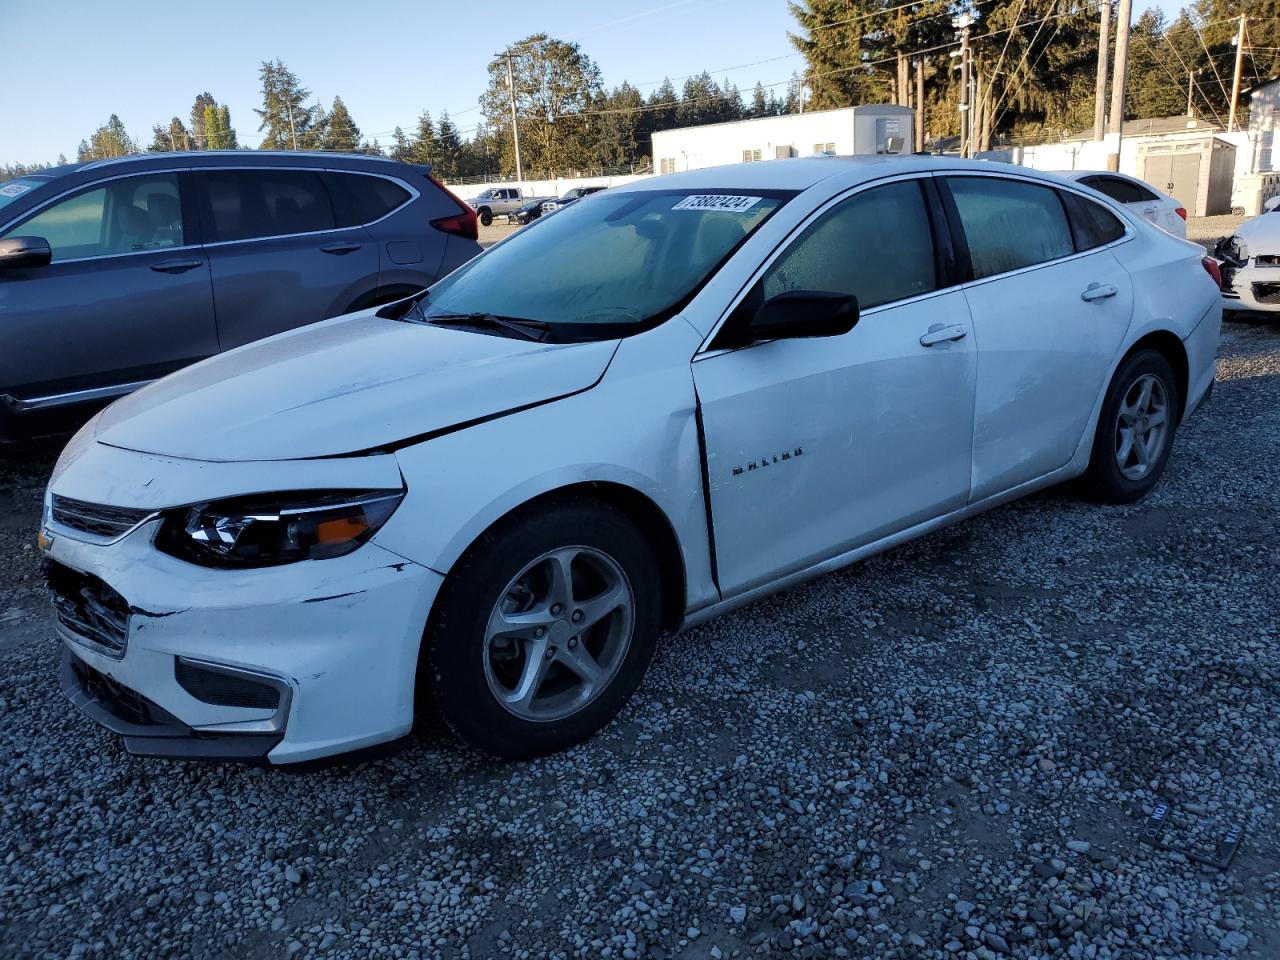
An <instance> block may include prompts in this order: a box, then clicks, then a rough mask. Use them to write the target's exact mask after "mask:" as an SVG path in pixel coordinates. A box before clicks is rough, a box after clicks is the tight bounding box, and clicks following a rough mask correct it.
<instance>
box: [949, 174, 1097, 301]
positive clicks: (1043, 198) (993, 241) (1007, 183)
mask: <svg viewBox="0 0 1280 960" xmlns="http://www.w3.org/2000/svg"><path fill="white" fill-rule="evenodd" d="M946 181H947V184H948V185H949V186H950V187H951V194H952V196H953V197H954V198H955V203H956V210H957V211H958V212H959V214H960V224H961V226H962V227H963V228H964V234H965V239H966V240H967V241H968V243H969V257H970V259H971V260H972V261H973V275H974V278H975V279H981V278H983V277H990V276H992V275H994V274H997V273H1007V272H1008V271H1010V270H1018V269H1020V268H1022V267H1030V266H1033V265H1035V264H1037V263H1044V262H1045V261H1048V260H1056V259H1057V258H1059V257H1065V256H1068V255H1070V254H1072V253H1074V252H1075V243H1074V242H1073V240H1072V237H1071V227H1070V225H1069V224H1068V223H1067V212H1066V210H1065V209H1064V208H1063V206H1062V201H1061V200H1060V199H1058V192H1057V191H1056V190H1054V189H1052V188H1051V187H1042V186H1040V185H1039V184H1036V183H1027V182H1025V181H1021V180H1006V179H1004V178H1001V177H947V178H946Z"/></svg>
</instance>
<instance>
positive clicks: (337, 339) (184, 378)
mask: <svg viewBox="0 0 1280 960" xmlns="http://www.w3.org/2000/svg"><path fill="white" fill-rule="evenodd" d="M617 345H618V341H617V340H607V341H599V342H591V343H572V344H542V343H534V342H531V341H526V340H512V339H508V338H505V337H498V336H489V335H487V334H483V333H475V332H470V331H465V330H450V329H447V328H444V327H434V326H426V325H423V324H418V323H405V322H402V321H397V320H389V319H384V318H382V317H378V316H377V315H375V314H374V313H373V312H372V311H367V312H364V313H357V314H351V315H349V316H346V317H338V318H336V319H334V320H326V321H324V322H323V323H318V324H313V325H312V326H309V327H301V328H299V329H297V330H292V331H289V332H288V333H285V334H281V335H279V336H276V337H271V338H270V339H267V340H260V341H258V342H257V343H251V344H248V345H247V346H244V347H240V348H239V349H236V350H232V351H230V352H228V353H224V354H221V355H219V356H216V357H212V358H210V359H208V360H205V361H203V362H201V363H197V364H195V365H194V366H191V367H187V368H186V369H185V370H182V371H179V372H178V373H175V374H173V375H171V376H168V377H165V378H164V379H163V380H158V381H156V382H155V383H153V384H151V385H150V386H147V387H144V388H143V389H141V390H139V391H138V392H137V393H134V394H131V395H130V396H128V397H125V398H123V399H121V400H118V401H117V402H116V403H114V404H112V405H111V406H110V407H108V408H107V409H106V410H105V411H104V412H103V414H102V415H101V416H100V417H99V418H98V422H97V427H96V437H97V439H98V440H99V441H100V442H102V443H106V444H110V445H111V446H116V447H123V448H125V449H128V450H137V451H139V452H142V453H153V454H160V455H163V456H171V457H183V458H188V459H193V460H211V461H248V460H297V459H306V458H313V457H326V456H336V455H341V454H350V453H357V452H363V451H368V450H375V449H387V448H394V447H395V446H397V445H399V444H400V443H402V442H403V441H405V440H408V439H411V438H412V439H418V438H421V439H426V438H427V437H429V436H430V435H431V434H433V433H437V432H442V431H447V430H449V429H451V428H456V427H459V426H461V425H465V424H468V423H471V422H474V421H476V420H481V419H487V418H490V417H493V416H498V415H501V414H504V413H509V412H511V411H514V410H517V409H521V408H524V407H528V406H531V405H534V404H538V403H543V402H546V401H549V400H554V399H557V398H559V397H563V396H567V395H569V394H573V393H578V392H581V391H583V390H586V389H588V388H590V387H592V386H594V385H595V384H596V383H597V382H598V381H599V380H600V378H601V376H603V375H604V371H605V369H606V368H607V367H608V365H609V361H610V359H611V358H612V357H613V354H614V352H615V350H616V349H617Z"/></svg>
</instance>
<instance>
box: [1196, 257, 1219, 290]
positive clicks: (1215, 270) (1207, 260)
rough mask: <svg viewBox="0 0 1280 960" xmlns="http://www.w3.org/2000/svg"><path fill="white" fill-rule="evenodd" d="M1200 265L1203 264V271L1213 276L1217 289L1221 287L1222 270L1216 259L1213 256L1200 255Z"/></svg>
mask: <svg viewBox="0 0 1280 960" xmlns="http://www.w3.org/2000/svg"><path fill="white" fill-rule="evenodd" d="M1200 263H1201V265H1203V266H1204V272H1205V273H1207V274H1208V275H1209V276H1211V277H1213V282H1214V283H1216V284H1217V285H1218V289H1219V290H1221V289H1222V270H1221V269H1219V267H1218V261H1217V260H1215V259H1213V257H1201V258H1200Z"/></svg>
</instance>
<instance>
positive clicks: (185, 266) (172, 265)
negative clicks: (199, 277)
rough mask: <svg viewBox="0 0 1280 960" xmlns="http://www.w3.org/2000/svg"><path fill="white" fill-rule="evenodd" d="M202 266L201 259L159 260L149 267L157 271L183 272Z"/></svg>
mask: <svg viewBox="0 0 1280 960" xmlns="http://www.w3.org/2000/svg"><path fill="white" fill-rule="evenodd" d="M202 266H204V261H203V260H161V261H160V262H159V263H153V264H152V265H151V269H152V270H154V271H156V272H157V273H185V272H186V271H188V270H194V269H195V268H196V267H202Z"/></svg>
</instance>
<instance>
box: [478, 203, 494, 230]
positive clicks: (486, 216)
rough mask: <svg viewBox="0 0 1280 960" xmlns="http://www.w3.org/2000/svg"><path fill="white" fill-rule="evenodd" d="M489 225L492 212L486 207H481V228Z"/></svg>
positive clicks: (491, 219) (491, 220) (491, 221)
mask: <svg viewBox="0 0 1280 960" xmlns="http://www.w3.org/2000/svg"><path fill="white" fill-rule="evenodd" d="M491 223H493V211H492V210H490V209H489V208H488V207H482V208H481V210H480V224H481V226H485V227H487V226H489V224H491Z"/></svg>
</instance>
